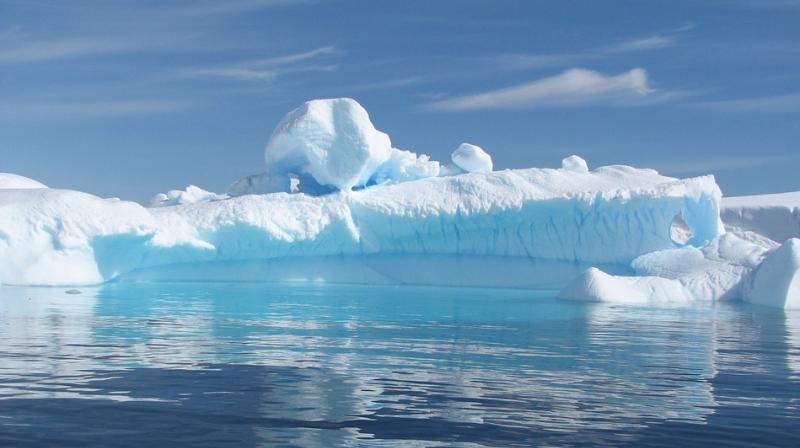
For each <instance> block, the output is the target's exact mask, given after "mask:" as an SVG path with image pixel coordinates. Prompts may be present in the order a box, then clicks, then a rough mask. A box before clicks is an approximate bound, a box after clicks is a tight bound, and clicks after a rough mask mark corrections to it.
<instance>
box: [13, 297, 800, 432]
mask: <svg viewBox="0 0 800 448" xmlns="http://www.w3.org/2000/svg"><path fill="white" fill-rule="evenodd" d="M553 295H554V294H553V293H551V292H532V291H521V290H498V289H456V288H422V287H368V286H336V285H315V284H283V285H272V284H222V283H216V284H159V283H152V284H145V283H143V284H136V283H127V284H125V283H121V284H112V285H109V286H105V287H102V288H97V289H83V290H82V291H81V294H68V293H66V292H65V291H64V290H62V289H59V288H13V287H0V446H2V447H26V446H46V447H50V446H76V447H77V446H80V447H86V446H131V447H133V446H135V447H141V446H145V447H147V446H152V447H156V446H171V447H175V446H177V447H180V446H192V447H203V446H214V447H219V446H237V447H239V446H311V447H313V446H320V447H334V446H403V447H407V446H464V447H473V446H476V447H477V446H503V447H508V446H526V447H527V446H578V445H601V444H606V445H614V446H631V447H639V446H712V445H715V446H793V447H797V446H800V313H796V312H789V311H786V312H784V311H781V310H769V309H760V308H756V307H747V306H744V305H720V304H717V305H708V306H701V307H696V306H695V307H682V308H644V307H631V306H613V305H602V304H581V303H570V302H563V301H558V300H556V299H554V298H553Z"/></svg>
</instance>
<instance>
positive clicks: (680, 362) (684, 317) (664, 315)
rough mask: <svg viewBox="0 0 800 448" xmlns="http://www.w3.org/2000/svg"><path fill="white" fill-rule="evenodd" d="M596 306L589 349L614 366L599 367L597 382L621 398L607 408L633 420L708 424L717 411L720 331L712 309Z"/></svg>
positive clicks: (591, 318) (595, 374)
mask: <svg viewBox="0 0 800 448" xmlns="http://www.w3.org/2000/svg"><path fill="white" fill-rule="evenodd" d="M590 310H591V311H590V312H589V318H588V321H587V324H588V326H589V330H588V331H587V335H588V343H589V350H590V351H591V353H592V355H591V356H592V357H593V358H596V359H597V360H598V361H599V362H600V364H601V365H606V366H607V369H608V370H607V371H603V370H593V371H592V373H591V375H592V377H593V378H592V383H593V384H597V387H598V388H602V389H603V390H604V393H606V394H609V395H611V396H614V397H617V398H616V400H614V401H608V402H605V403H603V404H602V406H605V407H606V408H607V409H606V411H605V412H610V413H614V414H618V415H626V416H628V417H630V418H631V419H632V420H633V422H632V423H634V422H636V421H652V420H655V421H663V420H678V421H683V422H686V423H703V422H704V420H705V418H706V417H707V416H708V415H709V414H711V413H713V412H714V408H715V406H716V400H715V397H714V389H713V386H712V385H711V383H710V380H711V379H712V378H714V376H716V374H717V366H716V363H715V352H716V349H717V338H718V335H717V334H716V333H715V331H714V329H713V328H715V327H716V319H714V318H712V319H711V322H709V320H708V313H710V312H711V311H710V310H694V309H685V308H662V309H658V310H653V309H650V308H630V307H615V306H613V305H607V304H598V305H595V306H592V307H591V309H590ZM676 322H681V325H679V326H677V327H676ZM709 325H711V326H712V329H711V331H709V328H708V327H709ZM603 360H607V363H605V362H603ZM595 412H596V410H595ZM587 417H588V416H587Z"/></svg>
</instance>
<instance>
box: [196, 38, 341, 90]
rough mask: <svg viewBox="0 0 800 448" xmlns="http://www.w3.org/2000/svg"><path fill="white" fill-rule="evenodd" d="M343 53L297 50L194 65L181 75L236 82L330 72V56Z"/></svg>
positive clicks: (322, 49) (330, 49)
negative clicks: (220, 63)
mask: <svg viewBox="0 0 800 448" xmlns="http://www.w3.org/2000/svg"><path fill="white" fill-rule="evenodd" d="M343 53H344V52H343V51H342V50H340V49H338V48H336V47H334V46H324V47H319V48H315V49H313V50H309V51H304V52H300V53H293V54H286V55H280V56H273V57H268V58H261V59H252V60H247V61H241V62H236V63H233V64H230V65H227V66H216V67H196V68H189V69H185V70H182V71H181V73H182V75H183V76H190V77H212V78H226V79H231V80H237V81H270V80H273V79H275V78H276V77H278V76H279V75H281V74H285V73H290V72H308V71H331V70H335V69H336V67H337V65H336V64H333V63H330V61H331V59H332V58H333V57H336V56H338V55H341V54H343Z"/></svg>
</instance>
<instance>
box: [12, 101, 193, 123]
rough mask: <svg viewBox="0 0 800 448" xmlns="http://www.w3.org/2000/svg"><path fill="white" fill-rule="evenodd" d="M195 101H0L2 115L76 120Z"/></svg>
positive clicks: (162, 109)
mask: <svg viewBox="0 0 800 448" xmlns="http://www.w3.org/2000/svg"><path fill="white" fill-rule="evenodd" d="M193 106H194V103H192V102H187V101H180V100H166V99H135V100H131V99H120V100H100V101H50V102H36V101H26V102H21V103H3V104H2V105H0V119H13V120H20V119H21V120H43V119H59V120H72V119H78V118H104V117H118V116H125V115H149V114H154V113H167V112H176V111H181V110H185V109H189V108H191V107H193Z"/></svg>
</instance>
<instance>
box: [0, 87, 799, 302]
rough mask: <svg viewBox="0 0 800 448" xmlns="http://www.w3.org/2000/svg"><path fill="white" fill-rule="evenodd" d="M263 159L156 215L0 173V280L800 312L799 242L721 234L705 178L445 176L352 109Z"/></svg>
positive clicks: (458, 169) (538, 172)
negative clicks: (289, 284)
mask: <svg viewBox="0 0 800 448" xmlns="http://www.w3.org/2000/svg"><path fill="white" fill-rule="evenodd" d="M265 159H266V161H267V167H266V170H265V172H264V173H262V174H257V175H254V176H249V177H247V178H245V179H242V180H240V181H237V182H235V183H234V184H233V185H232V186H231V188H230V189H229V190H228V192H227V193H226V194H217V193H212V192H207V191H205V190H202V189H200V188H198V187H195V186H190V187H189V188H187V189H186V190H184V191H181V190H174V191H170V192H169V193H166V194H162V195H159V196H157V197H156V198H154V200H153V202H152V205H153V207H152V208H146V207H143V206H141V205H139V204H137V203H133V202H126V201H120V200H116V199H101V198H98V197H96V196H92V195H90V194H87V193H81V192H77V191H71V190H59V189H49V188H46V187H45V186H44V185H42V184H39V183H38V182H36V181H33V180H30V179H26V178H23V177H21V176H15V175H0V283H5V284H27V285H78V284H96V283H102V282H106V281H110V280H114V279H131V280H143V279H165V280H201V279H206V280H236V279H246V280H324V281H344V282H359V283H424V284H454V285H472V286H478V285H481V286H524V287H549V288H561V287H562V286H564V285H567V286H566V287H565V288H564V289H563V290H562V293H561V295H562V296H563V297H564V298H570V299H584V300H625V301H639V302H648V301H649V302H652V301H692V300H725V299H742V298H744V299H749V300H753V301H757V302H760V303H767V304H770V305H773V306H783V307H790V306H795V305H796V304H797V303H796V302H797V299H796V296H797V295H798V292H797V289H798V288H799V287H798V286H797V285H796V284H795V279H794V277H795V276H796V272H797V265H798V262H797V260H798V245H797V244H795V243H792V242H791V241H790V242H788V243H786V244H784V245H783V246H781V247H779V244H777V243H776V242H774V241H772V240H770V239H769V238H766V237H764V236H760V235H759V234H757V233H754V232H747V231H744V230H742V229H745V230H752V229H754V227H753V226H751V227H745V226H741V227H742V228H737V229H734V231H733V232H728V233H726V232H725V229H724V227H723V224H722V221H721V220H720V212H721V207H722V204H723V202H722V197H721V196H722V195H721V192H720V190H719V188H718V186H717V185H716V183H715V181H714V178H713V177H712V176H704V177H698V178H692V179H674V178H670V177H666V176H662V175H660V174H658V173H657V172H655V171H653V170H648V169H636V168H632V167H628V166H621V165H618V166H606V167H599V168H596V169H593V170H590V169H589V167H588V166H587V164H586V162H585V161H584V160H583V159H580V158H579V157H577V156H571V157H568V158H566V159H564V161H563V163H562V167H561V168H559V169H548V168H529V169H515V170H503V171H492V169H493V164H492V160H491V156H490V155H489V153H487V152H486V151H484V150H483V149H482V148H480V147H477V146H475V145H471V144H463V145H461V146H460V147H459V148H458V149H457V150H456V151H454V153H453V156H452V158H451V163H448V164H440V163H439V162H436V161H433V160H430V158H429V157H427V156H425V155H418V154H415V153H413V152H410V151H404V150H400V149H396V148H392V146H391V141H390V139H389V137H388V135H386V134H384V133H382V132H380V131H378V130H376V129H375V127H374V126H373V125H372V123H371V122H370V120H369V116H368V115H367V113H366V111H365V110H364V109H363V108H362V107H361V106H360V105H359V104H358V103H356V102H355V101H353V100H349V99H337V100H315V101H312V102H309V103H307V104H305V105H303V106H301V107H300V108H298V109H296V110H295V111H292V112H291V113H290V114H288V115H287V117H286V118H284V120H283V121H282V122H281V123H280V124H279V126H278V127H277V128H276V130H275V132H273V134H272V137H271V138H270V141H269V143H268V145H267V148H266V150H265ZM723 213H727V212H723ZM748 216H749V215H748ZM756 231H757V229H756ZM770 260H772V261H770ZM590 266H596V268H592V269H588V270H586V271H583V270H584V269H586V268H589V267H590ZM598 268H600V269H598ZM601 269H602V270H601ZM581 271H583V273H580V272H581ZM579 273H580V274H579ZM615 274H617V275H615ZM619 274H624V275H619ZM572 279H574V280H572ZM570 280H572V281H571V282H570ZM776 297H777V298H776Z"/></svg>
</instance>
